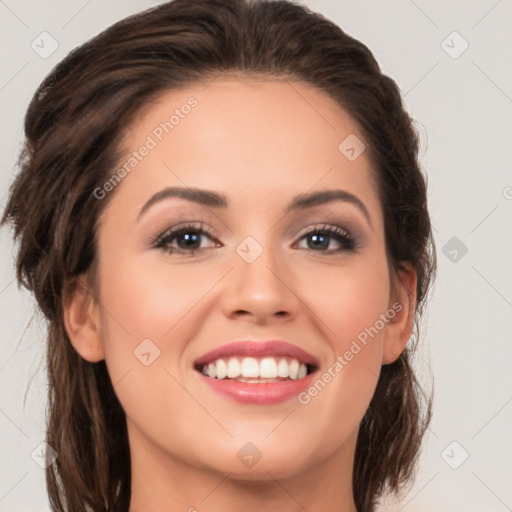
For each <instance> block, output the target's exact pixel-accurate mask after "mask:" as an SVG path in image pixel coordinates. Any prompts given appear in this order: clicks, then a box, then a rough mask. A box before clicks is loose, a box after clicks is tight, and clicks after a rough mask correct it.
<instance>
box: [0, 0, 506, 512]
mask: <svg viewBox="0 0 512 512" xmlns="http://www.w3.org/2000/svg"><path fill="white" fill-rule="evenodd" d="M158 3H159V2H156V1H153V2H151V1H149V0H146V1H143V0H129V1H128V0H123V1H121V0H115V1H114V0H107V1H99V0H89V1H87V0H80V1H78V0H72V1H66V2H64V1H60V2H58V1H44V2H43V1H40V0H38V1H36V0H33V1H27V0H24V1H15V0H0V23H1V42H2V46H1V57H2V60H1V68H0V70H1V76H0V104H1V121H0V127H1V141H2V142H1V154H0V159H1V175H0V207H1V208H2V210H3V207H4V205H5V202H6V197H7V188H8V185H9V183H10V182H11V179H12V172H13V165H14V163H15V160H16V157H17V154H18V151H19V149H20V143H21V140H22V127H23V115H24V111H25V109H26V107H27V105H28V102H29V100H30V98H31V96H32V94H33V92H34V90H35V88H36V86H37V85H38V84H39V82H40V81H41V80H42V79H43V78H44V76H45V75H46V74H47V73H48V72H49V71H50V69H51V68H52V67H53V66H54V65H55V64H56V63H57V62H58V61H59V60H61V59H62V58H63V57H64V56H65V55H66V54H67V53H68V52H69V51H70V50H71V49H72V48H74V47H75V46H76V45H78V44H80V43H82V42H83V41H85V40H87V39H89V38H90V37H92V36H93V35H95V34H97V33H98V32H100V31H101V30H103V29H104V28H106V27H107V26H109V25H110V24H112V23H113V22H115V21H117V20H119V19H121V18H122V17H124V16H126V15H128V14H132V13H135V12H138V11H141V10H143V9H145V8H147V7H151V6H154V5H156V4H158ZM306 4H307V5H308V6H309V7H311V8H312V9H314V10H316V11H319V12H321V13H323V14H325V15H326V16H327V17H329V18H331V19H332V20H334V21H335V22H336V23H338V24H339V25H340V26H341V27H342V28H343V29H344V30H345V31H347V32H348V33H349V34H350V35H352V36H355V37H356V38H359V39H361V40H362V41H363V42H364V43H365V44H366V45H367V46H369V48H370V49H371V50H372V52H373V53H374V54H375V56H376V58H377V60H378V61H379V63H380V64H381V66H382V68H383V70H384V72H385V73H387V74H389V75H390V76H391V77H393V78H394V79H395V80H396V82H397V83H398V85H399V87H400V89H401V91H402V94H403V96H404V98H405V102H406V106H407V108H408V110H409V111H410V113H411V114H412V116H413V117H414V118H415V119H417V121H418V127H419V129H420V132H421V136H422V150H421V160H422V165H423V168H424V169H425V171H426V172H427V174H428V182H429V201H430V210H431V214H432V219H433V225H434V229H435V236H436V243H437V249H438V257H439V272H438V277H437V283H436V287H435V289H434V294H433V296H432V302H431V305H430V308H429V312H428V316H427V318H426V319H425V322H424V329H423V334H424V335H423V340H422V343H423V344H422V347H423V348H422V351H421V353H420V364H419V370H420V373H421V375H422V379H423V381H424V382H425V385H426V386H427V388H428V387H429V386H430V385H431V381H432V377H433V379H434V389H435V410H434V417H433V421H432V424H431V428H430V431H429V432H428V435H427V437H426V440H425V448H424V451H423V452H422V456H421V466H420V470H419V473H418V477H417V479H416V482H415V484H414V486H413V487H412V488H411V490H410V492H409V493H408V494H407V495H406V496H405V497H404V499H403V500H402V501H401V502H400V503H398V504H396V503H395V504H392V503H390V504H389V505H387V506H386V505H383V506H382V507H381V508H380V509H379V510H380V511H392V510H393V511H396V510H403V511H404V512H412V511H415V512H427V511H433V510H435V511H452V510H464V511H467V512H472V511H475V512H476V511H479V512H480V511H484V510H485V511H486V512H492V511H496V512H502V511H506V510H512V489H511V485H510V482H511V481H512V442H511V436H510V433H511V432H512V429H511V426H512V386H511V381H512V372H511V360H512V359H511V353H512V344H511V338H510V333H511V331H512V330H511V323H512V322H511V321H512V315H511V309H512V280H511V274H512V272H511V262H512V258H511V256H512V250H511V246H512V238H511V236H510V233H511V232H512V231H511V229H510V228H511V224H512V222H511V220H512V219H511V217H512V211H511V207H512V174H511V172H510V169H511V163H512V154H511V153H512V150H511V146H512V144H511V143H512V116H511V112H512V73H511V70H512V66H511V63H512V58H511V57H512V55H511V53H512V51H511V50H512V41H511V39H512V36H511V34H512V3H511V2H510V0H508V1H507V0H501V1H496V0H491V1H487V0H485V1H484V0H481V1H467V0H464V1H460V0H459V1H450V2H440V1H431V0H430V1H427V0H414V1H412V0H400V1H385V2H384V1H377V0H375V1H371V2H370V1H361V0H358V1H335V0H323V1H322V0H309V1H307V2H306ZM43 31H47V32H49V33H50V34H51V35H52V37H53V38H55V40H56V41H57V42H58V45H59V46H58V49H57V50H56V51H55V52H54V53H53V54H52V55H51V56H50V57H48V58H47V59H43V58H41V57H40V56H39V55H38V54H37V53H36V52H35V51H34V50H33V49H32V48H31V43H32V41H34V40H36V42H37V41H38V40H39V39H38V37H39V35H40V34H41V32H43ZM453 31H457V32H458V33H459V34H460V35H461V36H462V38H463V39H464V40H465V41H467V43H468V44H469V47H468V49H467V50H466V51H465V52H464V53H462V54H461V55H460V56H458V57H457V58H452V57H451V56H450V55H449V54H448V53H447V52H446V51H445V50H448V51H449V52H451V53H452V55H455V53H456V52H458V51H459V50H460V49H462V48H463V46H462V45H463V44H464V43H463V41H462V40H460V39H457V36H450V37H448V39H446V38H447V36H449V35H450V34H451V33H452V32H453ZM445 40H446V42H445V43H444V44H443V45H442V42H443V41H445ZM0 237H1V240H0V254H1V261H2V266H1V268H0V322H1V323H0V336H1V342H0V346H1V349H2V350H1V352H0V371H1V386H0V399H1V402H0V436H1V437H0V439H1V444H0V464H1V466H0V511H3V512H18V511H20V512H21V511H23V512H35V511H38V512H39V511H46V510H49V507H48V504H47V498H46V491H45V483H44V471H43V470H42V469H41V468H40V467H39V466H38V465H37V464H36V462H34V460H33V459H32V458H31V453H32V452H33V451H34V450H35V449H36V447H37V446H38V445H39V443H40V442H41V441H42V440H43V439H44V430H43V415H44V409H45V405H46V403H45V393H46V384H45V373H44V361H43V355H44V352H43V347H44V345H43V340H44V334H45V330H44V324H43V323H42V321H41V318H40V315H38V314H35V315H34V303H33V301H32V299H31V297H30V296H29V294H28V293H27V292H25V291H20V290H18V289H17V286H16V283H15V280H14V271H13V264H12V262H13V260H12V255H13V245H12V242H11V239H10V233H9V230H7V229H5V228H4V229H2V230H1V231H0ZM453 237H456V239H457V240H455V241H453V240H452V241H451V242H450V244H458V247H457V245H454V246H452V245H446V244H447V243H449V241H450V240H451V239H452V238H453ZM461 243H462V244H464V245H465V246H466V247H467V253H466V254H463V253H462V252H461V250H460V246H461V245H460V244H461ZM443 248H444V252H446V255H445V254H444V252H443ZM454 250H455V251H456V252H455V253H454V252H453V251H454ZM455 257H456V261H452V260H453V259H454V258H455ZM32 377H33V379H32ZM31 379H32V381H31V382H32V383H31V386H30V388H29V390H28V392H27V394H26V404H25V405H24V398H25V392H26V390H27V386H28V382H29V381H30V380H31ZM454 441H455V442H456V443H458V444H455V445H453V444H451V443H452V442H454ZM466 452H467V454H468V455H469V456H468V458H467V460H465V462H463V463H462V464H461V465H460V466H459V467H458V468H457V469H453V468H452V467H451V466H454V467H455V466H458V465H459V464H460V463H461V461H462V460H463V458H464V456H465V454H466ZM36 454H37V450H36ZM36 459H37V457H36Z"/></svg>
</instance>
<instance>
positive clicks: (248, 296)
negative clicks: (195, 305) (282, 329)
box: [221, 248, 301, 324]
mask: <svg viewBox="0 0 512 512" xmlns="http://www.w3.org/2000/svg"><path fill="white" fill-rule="evenodd" d="M296 286H297V282H296V279H295V278H294V277H293V272H292V271H290V269H289V267H288V269H287V267H286V266H285V264H284V262H280V263H279V264H278V262H277V260H276V258H273V257H272V256H271V251H270V250H269V249H268V248H267V249H265V250H264V251H263V253H262V254H261V255H260V256H259V257H258V258H257V259H256V260H255V261H253V262H252V263H247V262H246V261H244V260H243V259H242V258H240V257H239V256H238V254H236V253H235V255H234V268H233V269H232V270H231V272H229V274H228V276H227V279H226V282H225V289H224V290H223V293H222V297H221V300H222V310H223V312H224V314H225V315H226V316H227V317H229V318H231V319H236V318H243V319H246V320H247V321H251V322H253V323H258V324H265V323H268V322H272V321H273V322H275V321H279V322H287V321H290V320H291V319H292V318H295V317H296V316H297V314H298V311H299V309H300V304H301V301H300V299H299V297H298V296H297V291H296V290H294V288H296Z"/></svg>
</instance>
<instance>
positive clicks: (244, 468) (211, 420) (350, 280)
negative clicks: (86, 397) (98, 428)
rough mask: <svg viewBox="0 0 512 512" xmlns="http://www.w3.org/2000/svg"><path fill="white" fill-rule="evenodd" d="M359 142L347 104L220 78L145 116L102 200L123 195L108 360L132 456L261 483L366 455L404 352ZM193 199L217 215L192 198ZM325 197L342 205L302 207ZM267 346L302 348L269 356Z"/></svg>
mask: <svg viewBox="0 0 512 512" xmlns="http://www.w3.org/2000/svg"><path fill="white" fill-rule="evenodd" d="M171 116H173V117H171ZM166 123H167V124H166ZM347 137H348V139H347ZM356 137H357V138H356ZM358 140H359V141H362V140H363V137H362V135H361V133H360V131H359V129H358V127H357V125H356V124H355V122H354V121H353V120H352V119H351V118H350V117H349V116H348V115H347V114H346V113H344V111H343V110H342V109H341V108H340V107H339V106H338V105H337V104H336V103H335V102H334V101H333V100H331V99H330V98H329V97H328V96H326V95H325V94H324V93H322V92H320V91H318V90H316V89H313V88H311V87H308V86H307V85H305V84H301V83H297V82H294V83H288V82H286V81H257V80H253V79H251V80H250V79H234V78H232V79H228V78H222V79H221V78H218V79H216V80H214V81H213V82H211V83H209V85H207V86H206V85H205V84H201V85H199V84H198V85H195V86H191V87H188V88H186V89H182V90H173V91H170V92H167V93H165V94H164V95H162V96H161V97H160V99H159V100H158V102H155V103H153V104H151V105H148V107H147V108H146V109H145V110H144V111H143V112H142V113H141V115H140V116H139V117H137V118H136V119H135V121H134V124H133V125H132V127H131V129H130V132H129V136H127V138H126V141H125V142H126V144H125V147H126V156H125V159H123V160H122V161H121V162H120V164H119V166H118V168H116V169H115V172H116V178H114V179H113V180H111V181H110V183H109V184H106V185H105V186H104V187H102V189H101V190H96V192H95V193H96V195H97V197H98V198H99V199H98V200H99V201H101V200H106V199H105V197H106V195H108V194H113V196H112V197H111V198H109V199H111V201H110V202H109V204H108V207H107V208H106V209H105V211H104V213H103V215H102V217H101V219H100V220H101V223H100V225H99V228H98V233H97V240H98V274H97V283H98V287H99V289H98V290H97V293H98V294H97V298H98V300H99V304H100V305H99V306H98V308H97V315H98V319H99V321H98V324H97V328H98V339H99V341H100V344H99V345H98V346H99V349H98V350H99V352H96V353H97V354H100V355H101V357H104V358H105V360H106V364H107V367H108V371H109V373H110V376H111V379H112V382H113V384H114V387H115V391H116V393H117V396H118V397H119V400H120V402H121V404H122V406H123V408H124V410H125V412H126V415H127V422H128V431H129V436H130V446H131V452H132V457H133V460H135V461H137V460H143V459H145V460H147V459H148V458H149V459H151V460H152V461H153V462H156V463H158V464H160V465H162V467H163V466H166V467H174V466H173V465H174V464H180V465H181V466H184V465H187V466H189V467H190V466H192V467H198V468H199V467H201V468H207V469H211V470H214V471H216V472H221V473H228V472H229V473H231V477H232V478H248V477H250V478H253V479H264V478H268V473H270V474H271V475H273V477H275V478H279V477H286V476H289V475H292V474H294V473H297V472H300V471H303V470H306V469H307V468H312V467H313V465H315V464H317V463H319V462H322V461H325V460H327V459H328V458H332V456H334V455H336V454H339V455H340V457H341V458H338V459H337V460H338V461H339V463H340V464H341V462H340V461H341V460H348V459H347V457H348V458H350V457H351V456H352V455H353V450H354V447H355V441H356V436H357V430H358V426H359V423H360V421H361V419H362V417H363V415H364V413H365V411H366V409H367V407H368V404H369V402H370V399H371V397H372V394H373V392H374V389H375V386H376V384H377V380H378V376H379V372H380V368H381V365H382V364H383V363H386V362H390V361H391V360H392V359H393V358H392V356H391V355H390V354H391V351H392V350H395V351H397V354H398V353H399V350H401V348H403V345H404V343H403V340H402V341H401V340H400V339H399V334H398V330H397V329H398V327H396V325H397V322H398V319H399V318H400V313H399V311H400V309H401V307H402V306H401V305H399V304H397V303H396V302H395V300H394V299H393V298H392V297H391V294H390V281H389V273H388V262H387V259H386V252H385V240H384V225H383V216H382V211H381V204H380V202H379V199H378V194H377V189H376V186H375V183H374V182H373V180H372V177H371V168H370V164H369V160H368V158H367V151H365V150H364V149H363V147H362V146H360V142H358ZM344 141H345V142H344ZM144 148H145V149H144ZM361 151H362V152H361ZM134 152H135V153H134ZM130 159H131V160H130ZM123 165H124V166H125V167H124V172H123V171H119V169H121V168H122V167H123ZM120 178H121V182H120V183H119V179H120ZM196 189H200V190H201V191H204V192H208V194H209V195H208V196H206V195H205V194H204V195H200V194H199V193H197V194H196V195H195V196H194V197H196V198H197V199H201V198H203V199H204V198H205V197H207V198H210V199H209V200H208V202H206V201H205V202H202V201H199V200H198V201H195V200H192V199H191V198H190V197H189V199H187V198H186V197H185V196H184V194H185V193H186V194H191V192H192V191H193V190H196ZM173 190H174V191H176V190H178V191H182V192H181V193H182V196H181V197H180V196H178V195H175V194H173V193H172V191H173ZM325 191H338V192H337V194H338V195H336V196H335V195H333V196H332V198H331V200H329V201H327V200H322V196H319V198H318V200H316V201H315V200H312V201H309V202H308V201H306V200H305V199H307V198H310V199H311V198H312V197H313V196H314V195H315V194H318V193H320V192H325ZM213 194H215V195H218V196H221V197H222V198H223V199H222V200H220V199H211V196H212V195H213ZM102 197H103V198H102ZM298 199H300V200H302V202H298ZM324 199H325V198H324ZM290 205H292V207H291V208H289V206H290ZM181 228H185V229H183V231H181V233H179V234H178V235H172V234H171V235H169V233H170V231H171V230H175V229H181ZM315 229H316V230H317V231H318V232H317V233H316V234H315V233H314V231H315ZM328 230H335V232H334V233H329V232H328ZM336 231H337V232H336ZM312 232H313V233H312ZM167 235H169V236H167ZM243 340H247V341H249V342H253V343H245V344H244V343H242V344H239V345H238V346H234V347H227V348H226V351H225V352H223V353H221V354H220V355H221V356H222V357H220V358H219V357H217V355H219V354H217V355H215V354H213V355H211V356H208V354H209V353H210V352H212V351H214V350H216V349H219V348H222V347H224V346H225V345H228V344H231V343H233V342H239V341H243ZM269 340H277V341H281V342H286V343H287V344H289V345H286V344H283V343H281V344H270V345H266V347H265V348H266V350H265V351H263V352H261V351H258V348H259V347H262V344H263V343H264V342H267V341H269ZM297 349H300V350H301V351H303V352H300V350H297ZM294 351H295V352H294ZM87 354H88V352H87V349H82V355H84V357H87ZM91 354H92V352H91ZM204 356H206V358H205V357H204ZM396 357H398V356H396ZM89 358H90V359H94V357H93V356H92V355H91V356H89ZM97 358H98V357H96V359H97ZM308 358H309V359H308ZM219 359H222V361H220V362H219ZM282 359H283V360H284V363H283V362H281V360H282ZM293 359H296V360H297V362H298V365H297V363H295V362H292V360H293ZM201 360H202V361H203V362H206V363H205V364H206V366H204V365H200V366H197V363H198V362H200V361H201ZM263 360H265V361H263ZM207 363H212V364H211V365H209V364H207ZM303 363H308V364H310V365H313V366H312V367H311V366H309V367H308V366H307V367H306V368H308V369H309V370H311V369H313V370H314V372H313V373H312V374H311V373H309V374H308V375H307V376H306V377H303V371H304V370H302V371H301V373H299V374H297V369H299V371H300V368H301V366H302V364H303ZM237 364H238V366H237ZM196 366H197V367H196ZM203 371H204V373H207V372H208V371H211V372H212V373H211V375H213V378H212V377H210V376H209V375H210V374H209V375H204V373H203ZM276 371H278V372H280V373H279V374H280V375H282V376H283V377H281V378H280V379H275V378H271V377H266V379H267V380H265V381H264V382H255V380H258V378H259V377H257V376H258V375H260V376H261V375H263V376H272V375H274V376H275V374H276ZM213 372H219V373H218V374H217V373H213ZM225 372H231V373H230V375H237V374H239V372H244V373H243V375H247V377H245V380H246V382H233V381H234V380H238V381H239V380H240V379H235V378H232V379H229V380H225V379H224V380H222V381H221V380H220V379H219V378H217V377H216V376H223V374H224V373H225ZM237 372H238V373H237ZM259 372H263V373H259ZM267 372H268V373H267ZM287 372H288V373H289V372H291V373H292V377H294V378H290V377H289V376H288V378H286V377H284V375H286V373H287ZM341 454H344V455H343V456H342V455H341Z"/></svg>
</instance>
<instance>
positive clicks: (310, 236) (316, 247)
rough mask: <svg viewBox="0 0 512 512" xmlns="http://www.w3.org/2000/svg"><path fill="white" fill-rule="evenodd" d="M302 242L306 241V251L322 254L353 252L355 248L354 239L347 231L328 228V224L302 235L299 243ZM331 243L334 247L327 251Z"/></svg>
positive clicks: (333, 227) (335, 227)
mask: <svg viewBox="0 0 512 512" xmlns="http://www.w3.org/2000/svg"><path fill="white" fill-rule="evenodd" d="M302 240H306V242H307V247H305V249H306V250H312V251H314V252H324V253H327V254H332V253H340V252H354V251H355V250H356V248H357V244H356V240H355V238H354V237H353V236H352V235H351V234H350V233H349V232H348V231H346V230H345V229H343V228H340V227H339V226H329V225H328V224H324V225H323V226H319V227H315V229H313V230H312V231H309V232H307V233H306V234H305V235H303V236H302V237H301V238H300V240H299V242H300V241H302ZM333 241H334V245H335V247H334V248H332V247H331V248H330V249H329V247H330V246H331V245H333V244H332V242H333ZM336 246H337V247H336ZM302 248H304V247H302Z"/></svg>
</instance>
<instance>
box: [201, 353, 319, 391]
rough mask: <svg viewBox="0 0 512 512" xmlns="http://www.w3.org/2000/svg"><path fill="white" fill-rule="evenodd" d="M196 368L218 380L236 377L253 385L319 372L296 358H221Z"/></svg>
mask: <svg viewBox="0 0 512 512" xmlns="http://www.w3.org/2000/svg"><path fill="white" fill-rule="evenodd" d="M195 369H196V370H197V371H198V372H200V373H202V374H203V375H204V376H205V377H208V378H210V379H215V380H234V381H238V382H246V383H250V384H260V383H274V382H284V381H290V380H300V379H303V378H304V377H306V376H307V375H310V374H311V373H313V372H314V371H316V367H315V366H314V365H312V364H309V363H304V362H301V361H299V360H298V359H296V358H294V357H283V356H277V357H273V356H265V357H243V356H232V357H220V358H218V359H215V360H214V361H211V362H209V363H204V364H198V365H196V366H195Z"/></svg>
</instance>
